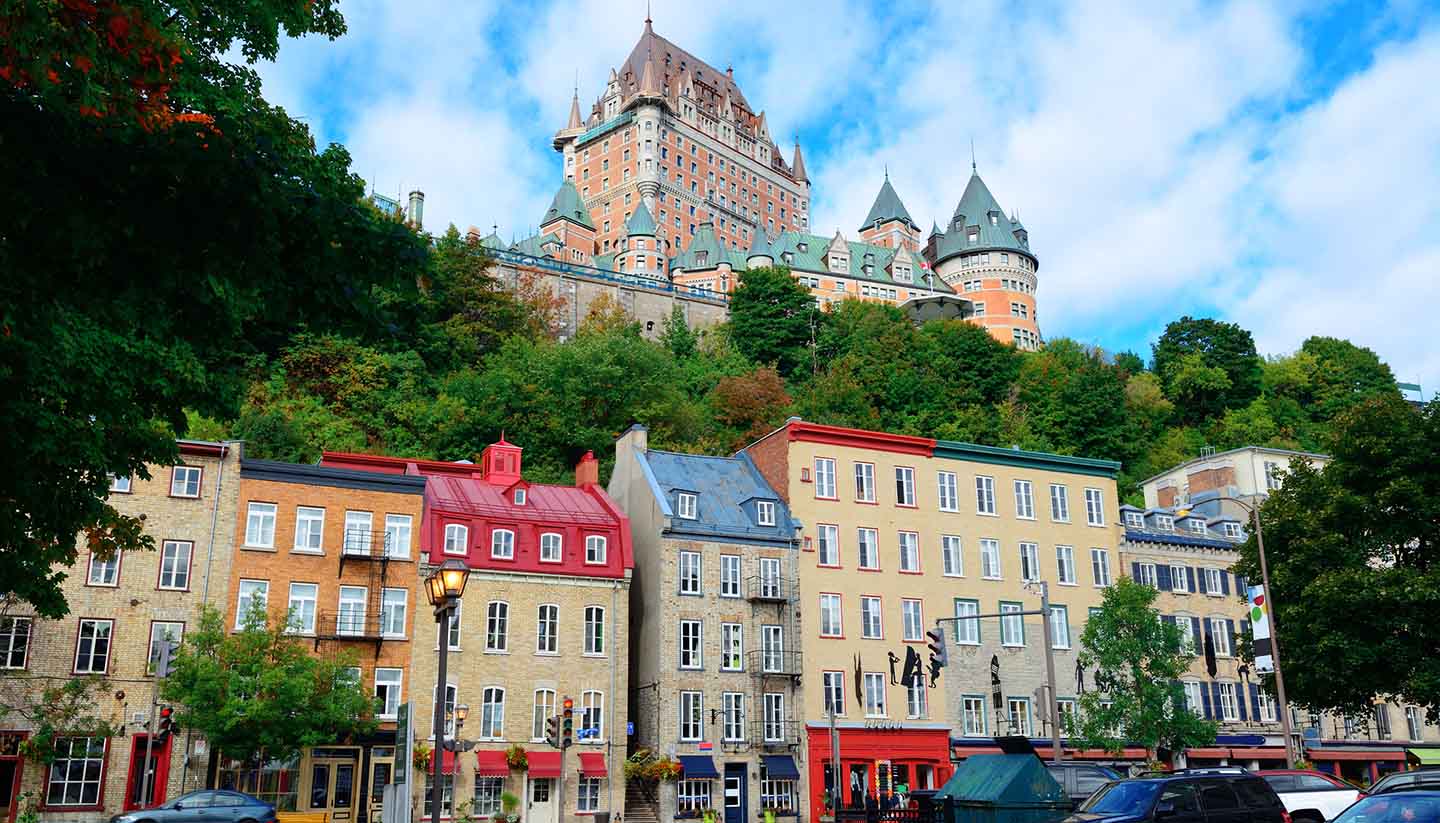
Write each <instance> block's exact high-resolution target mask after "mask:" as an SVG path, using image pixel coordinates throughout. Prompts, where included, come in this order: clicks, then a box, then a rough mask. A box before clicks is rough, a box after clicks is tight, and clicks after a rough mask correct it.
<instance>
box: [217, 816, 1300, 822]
mask: <svg viewBox="0 0 1440 823" xmlns="http://www.w3.org/2000/svg"><path fill="white" fill-rule="evenodd" d="M240 823H255V821H254V820H253V819H251V818H248V817H247V818H245V819H244V820H241V821H240ZM1317 823H1325V821H1323V820H1320V821H1317Z"/></svg>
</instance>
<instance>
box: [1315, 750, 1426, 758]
mask: <svg viewBox="0 0 1440 823" xmlns="http://www.w3.org/2000/svg"><path fill="white" fill-rule="evenodd" d="M1305 754H1306V755H1308V756H1309V758H1310V759H1311V760H1404V759H1405V752H1403V751H1400V750H1398V749H1371V750H1369V751H1354V750H1350V751H1333V750H1332V751H1326V750H1325V749H1306V750H1305Z"/></svg>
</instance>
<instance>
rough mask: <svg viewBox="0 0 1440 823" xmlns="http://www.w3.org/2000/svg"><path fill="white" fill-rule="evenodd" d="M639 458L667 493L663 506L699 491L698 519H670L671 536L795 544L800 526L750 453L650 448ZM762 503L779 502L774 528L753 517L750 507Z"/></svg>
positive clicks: (656, 482)
mask: <svg viewBox="0 0 1440 823" xmlns="http://www.w3.org/2000/svg"><path fill="white" fill-rule="evenodd" d="M636 457H637V458H638V459H639V460H640V463H641V465H642V467H643V468H644V470H645V471H646V472H647V473H648V474H649V476H650V477H651V478H653V479H654V480H655V484H656V486H658V492H659V494H661V495H664V498H663V499H662V500H661V502H662V503H664V504H668V503H669V496H670V495H671V494H672V493H673V492H675V491H676V490H677V489H679V490H684V491H694V492H698V494H697V495H696V508H695V513H696V517H695V519H694V520H690V519H686V518H681V517H671V518H670V528H669V533H671V534H676V535H680V534H685V535H695V536H701V537H709V538H714V539H721V540H745V541H759V542H766V543H772V544H779V545H786V546H789V545H792V543H791V541H792V540H793V538H794V535H795V530H796V529H798V528H799V527H800V523H799V522H798V521H796V520H794V519H793V518H792V517H791V516H790V510H789V508H787V507H786V505H785V502H784V501H783V500H781V499H780V495H779V494H778V493H777V492H776V491H775V490H774V489H773V488H771V487H770V484H769V483H766V482H765V478H764V477H762V476H761V475H760V471H759V469H757V468H756V467H755V464H754V463H752V462H751V461H750V458H749V456H748V455H743V454H742V455H740V456H736V457H710V456H707V455H700V454H680V453H677V452H666V451H657V450H655V449H650V450H648V451H644V452H637V453H636ZM655 491H656V490H655V489H652V493H655ZM757 499H758V500H770V501H774V503H775V525H773V526H761V525H759V524H758V523H757V521H756V520H755V519H754V518H753V516H752V514H751V512H752V511H753V509H752V508H747V507H746V506H745V504H746V503H747V502H749V501H752V500H757ZM662 508H663V506H662Z"/></svg>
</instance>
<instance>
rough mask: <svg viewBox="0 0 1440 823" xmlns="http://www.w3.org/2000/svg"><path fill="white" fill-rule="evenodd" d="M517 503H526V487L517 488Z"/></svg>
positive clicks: (521, 504)
mask: <svg viewBox="0 0 1440 823" xmlns="http://www.w3.org/2000/svg"><path fill="white" fill-rule="evenodd" d="M515 505H517V506H523V505H525V490H524V489H516V490H515Z"/></svg>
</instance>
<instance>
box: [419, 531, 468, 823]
mask: <svg viewBox="0 0 1440 823" xmlns="http://www.w3.org/2000/svg"><path fill="white" fill-rule="evenodd" d="M469 579H470V567H468V566H466V565H465V561H463V560H456V559H454V558H451V559H449V560H446V561H445V562H444V563H441V564H440V566H439V567H438V568H436V569H435V571H433V572H431V573H430V576H429V577H427V578H425V597H426V598H428V599H429V600H430V605H431V606H434V607H435V623H436V624H437V625H438V626H439V627H440V632H439V635H440V643H439V646H440V667H439V672H438V674H437V675H436V678H435V699H436V700H437V701H438V702H439V704H440V705H439V706H437V707H436V709H437V711H436V712H435V713H434V714H435V754H434V757H433V758H432V760H431V763H430V766H431V769H432V770H433V771H432V772H431V774H432V778H431V784H430V821H431V823H440V805H441V801H442V799H443V798H444V796H445V793H444V791H443V790H442V788H441V785H440V777H441V768H442V765H443V763H444V760H445V755H444V752H445V751H446V745H445V721H446V719H447V716H448V715H449V714H450V711H449V708H448V706H447V705H446V703H447V701H446V699H445V697H446V689H445V680H446V671H445V669H446V664H447V662H448V661H447V660H446V658H447V656H448V654H447V653H448V652H449V650H450V616H451V614H453V613H454V611H455V606H456V605H457V604H459V602H460V597H461V596H462V595H464V594H465V583H466V581H468V580H469ZM467 711H468V709H467V708H466V707H464V706H457V707H456V708H455V718H456V720H457V721H458V722H461V723H463V722H464V720H463V718H464V716H465V713H466V712H467Z"/></svg>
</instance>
